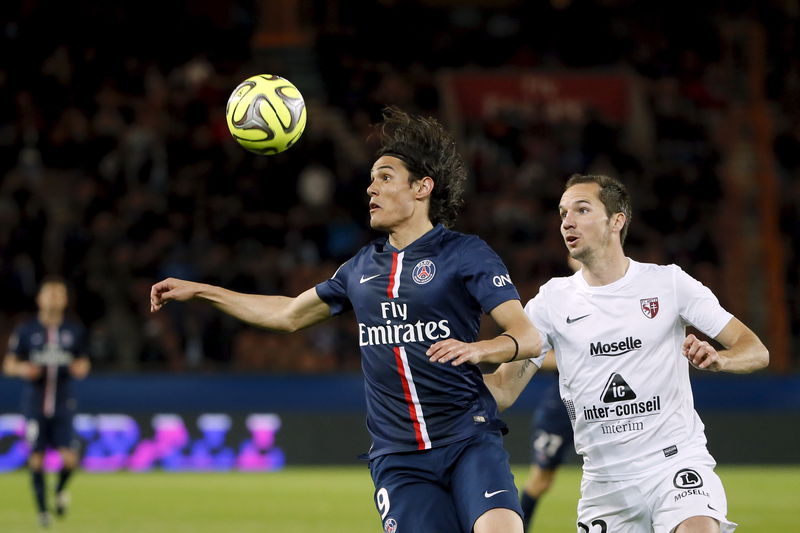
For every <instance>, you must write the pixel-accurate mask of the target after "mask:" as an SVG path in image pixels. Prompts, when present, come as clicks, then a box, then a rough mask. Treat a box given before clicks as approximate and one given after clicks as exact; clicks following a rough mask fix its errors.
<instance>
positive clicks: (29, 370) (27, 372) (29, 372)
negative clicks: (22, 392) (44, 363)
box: [19, 362, 42, 381]
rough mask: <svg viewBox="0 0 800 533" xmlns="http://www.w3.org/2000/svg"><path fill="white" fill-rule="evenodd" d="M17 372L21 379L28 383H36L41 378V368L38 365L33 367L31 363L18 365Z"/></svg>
mask: <svg viewBox="0 0 800 533" xmlns="http://www.w3.org/2000/svg"><path fill="white" fill-rule="evenodd" d="M19 371H20V372H19V373H20V375H21V376H22V378H23V379H27V380H28V381H36V380H37V379H39V378H40V377H42V367H40V366H39V365H34V364H33V363H27V362H24V363H20V369H19Z"/></svg>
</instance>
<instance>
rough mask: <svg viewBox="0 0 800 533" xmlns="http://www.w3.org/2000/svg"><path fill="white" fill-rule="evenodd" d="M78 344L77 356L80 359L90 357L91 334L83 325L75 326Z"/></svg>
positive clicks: (76, 346)
mask: <svg viewBox="0 0 800 533" xmlns="http://www.w3.org/2000/svg"><path fill="white" fill-rule="evenodd" d="M75 334H76V337H77V339H78V340H77V342H76V344H75V355H76V356H78V357H89V332H88V331H87V330H86V328H85V327H83V326H81V325H76V326H75Z"/></svg>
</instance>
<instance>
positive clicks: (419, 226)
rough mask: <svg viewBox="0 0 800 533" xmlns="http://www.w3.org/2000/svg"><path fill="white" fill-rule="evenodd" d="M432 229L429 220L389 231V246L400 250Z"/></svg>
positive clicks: (411, 223)
mask: <svg viewBox="0 0 800 533" xmlns="http://www.w3.org/2000/svg"><path fill="white" fill-rule="evenodd" d="M432 229H433V223H432V222H431V221H430V220H429V219H427V218H426V219H425V220H420V221H418V222H410V223H409V224H404V225H402V226H400V227H398V228H394V229H392V230H390V231H389V244H391V245H392V246H394V247H395V248H397V249H398V250H402V249H403V248H406V247H407V246H408V245H410V244H411V243H413V242H414V241H416V240H417V239H419V238H420V237H422V236H423V235H425V234H426V233H428V232H429V231H430V230H432Z"/></svg>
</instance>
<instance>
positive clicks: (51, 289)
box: [36, 282, 67, 311]
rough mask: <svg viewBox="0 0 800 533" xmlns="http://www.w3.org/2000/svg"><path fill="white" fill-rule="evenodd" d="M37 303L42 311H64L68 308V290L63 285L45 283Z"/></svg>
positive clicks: (40, 290)
mask: <svg viewBox="0 0 800 533" xmlns="http://www.w3.org/2000/svg"><path fill="white" fill-rule="evenodd" d="M36 303H37V305H38V306H39V309H41V310H42V311H63V310H64V309H65V308H66V307H67V288H66V287H65V286H64V284H63V283H57V282H48V283H45V284H44V285H42V288H41V289H39V295H38V296H37V297H36Z"/></svg>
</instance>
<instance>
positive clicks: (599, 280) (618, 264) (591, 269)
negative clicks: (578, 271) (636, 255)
mask: <svg viewBox="0 0 800 533" xmlns="http://www.w3.org/2000/svg"><path fill="white" fill-rule="evenodd" d="M630 264H631V262H630V259H628V258H627V257H625V252H623V251H622V248H619V249H617V250H614V251H613V252H610V251H609V252H608V253H607V254H604V256H602V257H593V258H592V259H591V260H590V261H587V262H586V263H583V269H582V273H583V279H585V280H586V283H587V284H589V286H591V287H602V286H603V285H610V284H611V283H614V282H615V281H617V280H620V279H622V278H623V276H625V273H626V272H627V271H628V267H630Z"/></svg>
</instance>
